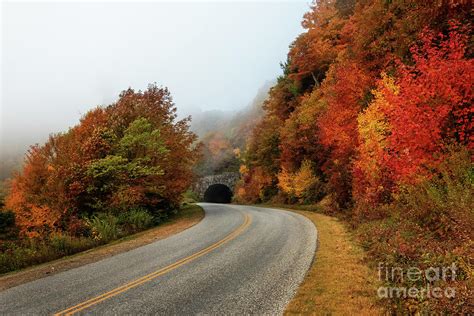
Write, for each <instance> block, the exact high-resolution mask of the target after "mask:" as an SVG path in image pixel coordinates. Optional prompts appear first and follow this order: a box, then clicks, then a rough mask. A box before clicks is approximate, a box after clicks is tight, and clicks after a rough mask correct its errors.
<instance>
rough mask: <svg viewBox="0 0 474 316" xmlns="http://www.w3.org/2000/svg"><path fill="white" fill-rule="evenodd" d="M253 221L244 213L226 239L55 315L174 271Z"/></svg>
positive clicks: (239, 231) (74, 310)
mask: <svg viewBox="0 0 474 316" xmlns="http://www.w3.org/2000/svg"><path fill="white" fill-rule="evenodd" d="M251 222H252V220H251V219H250V216H248V215H247V214H245V215H244V222H243V223H242V225H240V226H239V227H238V228H237V229H236V230H234V231H233V232H232V233H230V234H229V235H227V236H226V237H225V238H224V239H221V240H219V241H218V242H216V243H215V244H212V245H211V246H209V247H207V248H205V249H202V250H201V251H199V252H196V253H195V254H192V255H190V256H189V257H186V258H183V259H181V260H179V261H177V262H175V263H173V264H170V265H169V266H166V267H164V268H161V269H159V270H157V271H155V272H152V273H149V274H147V275H145V276H143V277H141V278H139V279H136V280H134V281H131V282H129V283H127V284H124V285H122V286H119V287H117V288H115V289H113V290H111V291H109V292H106V293H104V294H102V295H99V296H96V297H94V298H91V299H89V300H87V301H84V302H82V303H79V304H77V305H74V306H71V307H69V308H68V309H65V310H63V311H61V312H58V313H56V314H54V315H55V316H59V315H72V314H75V313H77V312H80V311H82V310H84V309H86V308H89V307H91V306H93V305H95V304H98V303H100V302H102V301H105V300H106V299H109V298H111V297H114V296H116V295H119V294H121V293H123V292H125V291H128V290H130V289H133V288H134V287H137V286H139V285H141V284H143V283H146V282H148V281H151V280H153V279H155V278H157V277H159V276H161V275H163V274H166V273H168V272H170V271H173V270H174V269H176V268H178V267H180V266H182V265H184V264H186V263H189V262H191V261H193V260H195V259H197V258H199V257H202V256H204V255H205V254H207V253H209V252H211V251H213V250H214V249H216V248H218V247H220V246H222V245H223V244H224V243H226V242H228V241H230V240H232V239H234V238H236V237H237V236H238V235H240V234H241V233H242V232H243V231H244V230H245V229H246V228H247V227H248V226H250V223H251Z"/></svg>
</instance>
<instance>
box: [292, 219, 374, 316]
mask: <svg viewBox="0 0 474 316" xmlns="http://www.w3.org/2000/svg"><path fill="white" fill-rule="evenodd" d="M294 212H297V213H300V214H302V215H304V216H306V217H307V218H309V219H310V220H311V221H312V222H313V223H314V224H315V225H316V227H317V228H318V238H319V240H318V249H317V252H316V257H315V260H314V262H313V264H312V266H311V268H310V270H309V271H308V274H307V276H306V278H305V280H304V281H303V283H302V284H301V286H300V288H299V289H298V292H297V294H296V295H295V297H294V298H293V300H292V301H291V302H290V304H289V305H288V306H287V309H286V312H285V314H286V315H290V314H311V315H381V314H383V310H382V309H381V308H380V307H379V306H378V305H377V296H376V294H377V292H376V289H377V287H378V283H377V281H378V280H377V274H376V272H375V271H372V270H370V269H369V267H368V266H366V265H365V264H364V263H363V258H364V253H363V251H362V249H361V248H360V247H358V246H357V245H356V243H355V242H354V240H353V238H352V236H351V234H350V233H349V231H348V230H347V229H346V228H345V227H344V225H343V224H342V223H341V222H340V221H339V220H338V219H337V218H334V217H330V216H327V215H323V214H319V213H315V212H309V211H294Z"/></svg>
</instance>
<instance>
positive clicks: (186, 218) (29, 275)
mask: <svg viewBox="0 0 474 316" xmlns="http://www.w3.org/2000/svg"><path fill="white" fill-rule="evenodd" d="M203 218H204V210H203V209H202V208H201V207H199V206H198V205H196V204H186V205H183V206H182V207H181V208H180V210H179V212H177V214H175V215H171V216H170V217H169V219H168V220H166V221H165V222H163V223H162V224H160V225H158V226H155V227H151V228H149V229H145V230H143V231H141V232H138V233H135V234H132V235H127V236H124V237H122V238H119V239H117V240H113V241H111V242H109V243H106V244H103V245H94V247H93V248H90V249H89V250H86V251H81V252H78V253H76V254H71V255H67V256H61V257H60V258H58V259H57V260H51V259H52V258H53V257H48V258H47V259H48V261H46V262H45V263H42V264H35V265H32V266H30V267H27V268H25V269H21V270H15V271H11V272H9V273H5V274H2V275H0V291H2V290H5V289H8V288H11V287H14V286H17V285H20V284H23V283H26V282H30V281H34V280H36V279H39V278H42V277H44V276H46V275H52V274H55V273H59V272H62V271H67V270H70V269H73V268H76V267H80V266H83V265H86V264H89V263H92V262H97V261H99V260H102V259H105V258H107V257H111V256H114V255H116V254H119V253H122V252H126V251H129V250H132V249H135V248H137V247H140V246H143V245H146V244H149V243H152V242H154V241H157V240H160V239H164V238H166V237H169V236H171V235H174V234H177V233H179V232H181V231H183V230H185V229H187V228H190V227H191V226H193V225H195V224H197V223H199V222H200V221H201V220H202V219H203ZM22 262H24V259H23V260H22Z"/></svg>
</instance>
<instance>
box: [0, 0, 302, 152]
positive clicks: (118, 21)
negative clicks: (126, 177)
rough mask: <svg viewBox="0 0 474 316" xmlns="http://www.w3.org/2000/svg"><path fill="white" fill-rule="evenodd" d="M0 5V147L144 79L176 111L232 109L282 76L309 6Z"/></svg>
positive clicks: (16, 146)
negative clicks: (162, 89)
mask: <svg viewBox="0 0 474 316" xmlns="http://www.w3.org/2000/svg"><path fill="white" fill-rule="evenodd" d="M1 2H2V3H3V5H2V8H1V9H2V10H1V11H2V12H1V27H2V31H1V35H2V38H1V62H2V64H1V88H2V90H1V110H2V112H1V117H0V118H1V119H0V124H1V135H0V137H1V147H0V154H1V153H6V154H8V153H9V152H11V151H18V150H21V151H23V150H24V149H25V148H26V145H27V144H32V143H35V142H43V141H44V140H45V139H46V137H47V135H48V134H49V133H52V132H59V131H64V130H67V128H68V127H70V126H72V125H74V124H76V123H77V122H78V120H79V118H80V117H81V115H82V114H84V113H85V112H87V110H89V109H91V108H93V107H94V106H96V105H99V104H109V103H111V102H113V101H114V100H116V98H117V96H118V94H119V93H120V91H121V90H124V89H126V88H128V87H132V88H134V89H137V90H138V89H145V88H146V86H147V84H148V83H153V82H156V83H157V84H159V85H163V86H167V87H168V88H169V89H170V91H171V94H172V96H173V98H174V101H175V103H176V105H177V107H178V110H179V113H180V115H181V116H183V115H187V114H192V113H195V112H199V111H201V110H210V109H222V110H237V109H240V108H242V107H244V106H246V105H247V104H248V103H249V102H250V101H251V100H252V99H253V97H254V96H255V94H256V92H257V90H258V88H259V87H260V86H262V85H263V84H264V83H265V82H266V81H269V80H272V79H274V78H276V77H277V76H278V75H280V74H281V69H280V66H279V63H280V62H281V61H284V60H285V59H286V53H287V51H288V45H289V44H290V43H291V42H292V41H293V40H294V39H295V37H296V36H297V35H298V34H299V33H301V32H302V28H301V25H300V21H301V18H302V16H303V14H304V13H305V12H306V11H307V10H308V6H309V4H308V3H309V1H295V0H292V1H291V2H220V3H215V2H192V3H184V2H174V3H171V2H170V3H167V2H144V3H134V2H110V1H109V2H104V3H91V2H79V3H71V2H66V3H46V2H45V3H42V2H32V3H30V2H4V1H1Z"/></svg>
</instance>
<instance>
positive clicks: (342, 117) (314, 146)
mask: <svg viewBox="0 0 474 316" xmlns="http://www.w3.org/2000/svg"><path fill="white" fill-rule="evenodd" d="M472 12H473V11H472V3H471V2H470V1H444V0H440V1H382V0H359V1H357V0H318V1H316V2H314V3H313V5H312V6H311V9H310V11H309V12H308V13H306V14H305V16H304V18H303V21H302V25H303V27H304V28H305V32H304V33H302V34H301V35H299V36H298V37H297V38H296V39H295V41H294V42H293V43H292V44H291V46H290V49H289V52H288V58H287V61H286V62H285V63H284V64H283V65H282V66H283V74H282V75H281V76H280V77H279V78H278V81H277V83H276V84H275V85H274V86H273V87H272V88H271V89H270V92H269V96H268V98H267V99H266V101H265V103H264V110H265V115H264V116H263V118H262V119H261V120H260V121H259V122H258V124H257V125H256V126H255V128H254V129H253V132H252V134H251V135H250V137H249V139H248V141H247V144H246V150H245V151H243V152H242V153H241V167H240V172H241V180H240V183H239V184H238V186H237V188H236V192H235V194H236V200H237V201H239V202H241V203H261V202H264V203H273V204H316V203H318V204H317V205H318V207H320V206H321V205H323V206H324V209H325V210H326V211H327V212H330V213H332V214H337V215H338V216H341V217H343V218H344V219H347V220H349V222H350V223H351V225H352V226H353V227H356V228H357V231H358V232H359V234H360V236H361V240H362V241H363V243H364V245H365V246H366V247H367V249H368V251H369V254H370V256H371V258H372V259H374V258H375V260H378V261H383V262H385V264H387V265H391V266H397V267H405V268H409V267H410V266H416V267H429V266H430V265H431V266H437V265H438V266H441V265H448V263H452V262H453V260H454V261H455V262H457V264H458V265H459V266H460V267H462V268H461V269H460V271H459V273H460V277H459V280H458V281H459V282H457V283H454V284H451V285H452V286H454V287H455V288H456V298H455V299H453V300H448V299H446V298H445V299H439V300H427V298H426V297H416V298H412V299H401V298H400V297H399V298H396V297H394V298H392V301H391V302H390V303H389V304H388V305H387V307H388V308H389V309H390V310H392V311H398V312H399V313H401V314H406V313H407V312H409V313H416V312H422V313H423V312H427V313H430V312H436V313H448V314H449V313H465V312H467V311H469V310H471V311H472V309H470V307H471V308H472V306H473V305H472V297H473V296H472V292H471V290H470V289H471V286H472V280H471V281H470V280H469V277H468V275H469V273H471V275H472V266H470V264H469V263H468V262H471V263H472V254H473V253H474V248H473V244H472V240H473V239H474V236H473V230H472V227H474V213H473V209H472V205H473V204H474V199H473V191H474V169H473V165H472V157H473V152H472V150H473V148H474V134H473V127H474V123H473V121H474V120H473V114H474V107H473V106H472V104H473V101H474V100H473V98H474V91H473V82H474V78H473V74H474V60H473V59H472V56H473V48H474V47H473V45H472V43H473V41H472V39H473V37H472V36H473V33H472V24H471V22H472ZM469 271H471V272H469ZM405 281H406V280H405ZM391 286H392V287H393V286H395V287H398V286H408V287H409V286H411V285H410V284H407V282H405V283H404V281H403V280H394V282H393V284H391ZM469 306H470V307H469Z"/></svg>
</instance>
